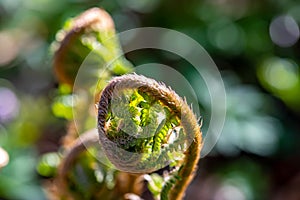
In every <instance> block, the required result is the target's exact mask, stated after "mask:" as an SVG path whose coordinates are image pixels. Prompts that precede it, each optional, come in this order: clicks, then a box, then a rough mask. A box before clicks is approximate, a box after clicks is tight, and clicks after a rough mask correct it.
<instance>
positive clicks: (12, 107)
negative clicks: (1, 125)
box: [0, 87, 19, 122]
mask: <svg viewBox="0 0 300 200" xmlns="http://www.w3.org/2000/svg"><path fill="white" fill-rule="evenodd" d="M0 99H1V100H0V122H7V121H10V120H12V119H13V118H15V117H16V115H17V114H18V111H19V101H18V99H17V97H16V95H15V94H14V92H13V91H11V90H10V89H8V88H5V87H0Z"/></svg>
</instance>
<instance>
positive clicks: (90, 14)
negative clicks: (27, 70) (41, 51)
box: [52, 8, 115, 86]
mask: <svg viewBox="0 0 300 200" xmlns="http://www.w3.org/2000/svg"><path fill="white" fill-rule="evenodd" d="M89 32H98V33H100V34H104V35H106V33H107V32H111V33H114V32H115V27H114V22H113V20H112V18H111V16H110V15H109V14H108V13H107V12H106V11H105V10H103V9H101V8H91V9H89V10H87V11H85V12H83V13H82V14H80V15H79V16H77V17H75V18H73V19H71V20H70V21H69V23H68V25H67V27H65V28H64V29H63V30H61V31H59V32H58V35H59V37H58V35H57V41H56V43H54V45H53V49H52V50H53V51H54V52H55V54H54V63H53V64H54V72H55V74H56V76H57V78H58V80H59V82H62V83H66V84H68V85H70V86H72V85H73V83H74V81H75V77H76V74H77V71H78V68H79V66H80V64H81V61H78V58H77V59H74V58H73V59H71V60H70V55H73V54H74V52H73V54H72V53H70V52H71V51H74V49H76V48H74V45H78V44H77V43H76V40H79V39H80V36H81V35H83V34H87V33H89ZM72 48H74V49H72ZM77 48H78V47H77ZM81 48H83V47H81ZM83 52H84V51H83ZM83 52H81V54H82V55H81V54H78V55H73V56H75V57H76V56H77V57H81V56H83V57H84V55H83V54H84V53H83ZM77 53H78V52H75V54H77ZM83 59H84V58H83ZM78 62H79V63H78Z"/></svg>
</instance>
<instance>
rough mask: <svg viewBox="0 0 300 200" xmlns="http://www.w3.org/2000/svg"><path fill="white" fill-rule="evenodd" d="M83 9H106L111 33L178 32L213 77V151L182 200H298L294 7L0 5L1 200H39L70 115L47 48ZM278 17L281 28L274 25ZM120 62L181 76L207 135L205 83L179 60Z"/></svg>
mask: <svg viewBox="0 0 300 200" xmlns="http://www.w3.org/2000/svg"><path fill="white" fill-rule="evenodd" d="M93 6H98V7H99V6H100V7H103V8H104V9H105V10H107V11H108V12H109V13H110V14H111V15H112V17H113V19H114V21H115V24H116V29H117V31H119V32H121V31H124V30H127V29H131V28H136V27H144V26H157V27H165V28H170V29H175V30H177V31H180V32H183V33H185V34H187V35H188V36H190V37H192V38H193V39H195V40H197V41H198V42H199V43H200V44H201V45H202V46H203V47H204V48H205V49H206V50H207V51H208V53H209V54H210V55H211V56H212V58H213V59H214V61H215V62H216V64H217V66H218V68H219V69H220V71H221V74H222V77H223V80H224V82H225V85H226V92H227V118H226V123H225V126H224V130H223V133H222V136H221V138H220V139H219V142H218V144H217V145H216V148H214V150H213V151H212V152H211V154H210V155H209V156H207V157H205V158H204V159H202V161H201V162H200V168H199V175H198V176H197V177H196V180H195V181H194V184H193V185H192V186H191V188H190V190H189V191H188V194H187V199H198V198H199V197H201V198H202V199H220V198H221V197H222V198H223V199H232V198H230V196H229V197H228V192H230V193H231V194H235V195H236V196H235V197H236V198H237V199H249V200H254V199H280V198H281V197H286V199H288V198H289V197H291V198H290V199H293V198H292V197H293V196H295V197H296V198H297V197H298V198H299V196H300V194H299V191H298V190H297V188H299V186H300V183H299V181H298V182H297V181H296V179H297V178H298V179H299V177H300V171H299V169H300V156H299V155H300V150H299V144H300V132H299V130H300V127H299V120H300V99H299V98H300V94H299V92H300V73H299V51H300V48H299V42H298V39H299V24H300V15H299V13H300V2H297V1H292V0H287V1H281V0H265V1H259V0H255V1H250V0H243V1H239V0H224V1H220V0H211V1H196V0H191V1H188V2H185V1H180V0H173V1H171V0H161V1H159V0H152V1H150V0H144V1H140V0H127V1H122V0H102V1H96V0H63V1H49V0H42V1H38V0H28V1H20V0H13V1H11V0H1V1H0V88H1V89H2V90H0V146H1V147H2V148H3V149H4V150H5V151H7V152H8V155H9V159H10V161H9V163H8V165H7V166H5V167H3V168H1V169H0V198H1V199H22V200H23V199H24V200H26V199H46V198H47V197H46V193H45V192H44V190H43V187H42V186H43V181H44V179H45V177H48V176H52V175H53V174H55V170H54V168H55V166H56V165H57V159H59V155H57V154H53V153H51V152H57V151H59V147H60V142H59V141H60V138H61V137H62V136H63V135H64V134H65V132H66V119H71V118H72V113H71V110H70V107H69V104H70V98H71V97H70V96H71V95H70V92H71V89H70V88H68V87H63V86H62V85H60V86H59V88H58V86H57V81H56V79H55V78H54V76H53V70H52V57H51V54H50V53H49V49H50V45H51V43H52V42H53V41H54V40H55V37H56V33H57V31H58V30H59V29H60V28H61V27H62V26H63V24H64V22H65V21H66V20H67V19H69V18H70V17H73V16H75V15H77V14H78V13H80V12H82V11H84V10H86V9H87V8H90V7H93ZM280 16H284V18H283V19H284V20H283V22H282V21H280V20H279V21H276V19H278V17H280ZM286 16H288V17H286ZM284 22H286V23H284ZM272 23H274V24H275V25H274V27H273V26H271V24H272ZM295 24H296V25H295ZM297 30H298V31H297ZM280 33H285V34H284V35H282V34H281V35H280ZM278 35H279V36H278ZM290 41H292V42H290ZM293 41H294V42H293ZM170 42H173V41H172V40H171V39H170ZM182 48H189V47H186V46H184V44H183V45H182ZM127 57H128V59H129V60H130V61H132V62H133V63H134V64H135V65H139V64H143V63H148V62H149V61H151V62H152V61H155V62H159V63H164V64H166V65H169V66H172V67H173V68H174V69H176V70H178V71H180V72H182V73H183V74H184V75H185V76H186V77H187V78H188V79H189V80H191V83H192V85H193V87H194V88H197V91H196V92H197V96H198V98H199V99H200V102H203V103H201V105H200V107H201V114H202V116H203V117H204V130H205V129H206V128H207V123H206V121H209V116H210V104H209V103H208V104H206V103H205V102H206V101H205V99H207V96H205V94H202V93H201V90H202V88H204V87H205V86H204V85H203V83H202V82H201V80H198V79H199V78H198V77H196V78H195V77H194V76H193V71H192V69H191V67H190V66H189V64H188V63H187V62H185V61H184V60H183V59H181V58H178V57H176V56H174V55H169V54H167V53H165V52H160V51H150V50H145V51H137V52H133V53H129V54H128V55H127ZM4 89H5V90H4ZM7 90H8V91H10V93H8V92H4V91H7ZM45 153H50V154H45ZM43 154H45V156H44V157H43V158H42V162H40V163H39V164H38V158H39V157H40V156H41V155H43ZM37 172H38V173H39V174H40V175H38V173H37ZM41 175H42V176H45V177H42V176H41ZM98 177H99V178H100V176H98ZM108 177H111V176H108ZM149 180H150V179H149ZM108 182H109V181H108ZM101 183H102V182H101V181H100V183H99V185H101ZM205 184H206V185H208V186H207V187H208V188H211V190H207V191H208V192H207V191H204V188H205V186H206V185H205ZM150 185H151V187H150V188H149V189H150V190H151V191H152V192H154V193H155V192H157V188H156V187H160V180H158V179H157V178H156V177H155V175H154V177H153V182H152V184H150ZM289 188H296V189H289ZM91 190H95V188H94V187H92V188H91ZM79 191H80V189H79ZM226 195H227V196H226ZM294 199H295V198H294Z"/></svg>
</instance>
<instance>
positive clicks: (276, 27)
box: [269, 15, 299, 47]
mask: <svg viewBox="0 0 300 200" xmlns="http://www.w3.org/2000/svg"><path fill="white" fill-rule="evenodd" d="M269 31H270V36H271V39H272V41H273V42H274V43H275V44H276V45H278V46H280V47H290V46H292V45H294V44H295V43H296V42H297V41H298V39H299V26H298V24H297V22H296V21H295V20H294V18H292V17H291V16H287V15H286V16H278V17H276V18H275V19H273V21H272V22H271V24H270V28H269Z"/></svg>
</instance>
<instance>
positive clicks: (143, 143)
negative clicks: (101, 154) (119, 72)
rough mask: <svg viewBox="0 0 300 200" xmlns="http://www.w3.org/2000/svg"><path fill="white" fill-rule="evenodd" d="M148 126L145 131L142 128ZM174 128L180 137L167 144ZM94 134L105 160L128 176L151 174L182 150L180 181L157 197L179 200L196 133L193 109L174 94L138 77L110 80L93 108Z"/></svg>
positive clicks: (195, 150) (195, 152) (192, 162)
mask: <svg viewBox="0 0 300 200" xmlns="http://www.w3.org/2000/svg"><path fill="white" fill-rule="evenodd" d="M130 91H131V92H130ZM114 99H117V100H114ZM126 103H127V106H126V105H124V104H126ZM115 107H117V108H116V109H114V108H115ZM119 107H121V109H119ZM159 119H160V120H159ZM128 120H129V121H128ZM148 122H150V123H149V124H148V125H149V126H150V127H147V128H146V129H144V127H145V125H146V124H147V123H148ZM120 126H121V127H120ZM126 126H127V127H126ZM175 127H176V128H179V133H178V135H180V136H178V137H177V138H175V139H173V141H172V144H169V142H170V141H168V139H167V137H168V135H169V134H174V133H173V131H174V128H175ZM98 133H99V139H100V142H101V144H102V145H103V147H104V150H105V152H106V154H107V156H108V158H109V159H110V161H111V162H112V163H113V164H114V165H115V166H116V167H117V168H118V169H120V170H124V171H128V172H135V173H137V172H139V173H151V172H153V171H155V170H156V169H157V168H155V167H158V168H159V167H162V165H161V164H165V162H166V161H169V160H170V159H171V158H172V156H170V153H172V152H174V151H177V152H178V151H181V150H184V151H185V153H184V154H185V157H184V159H183V160H182V161H181V162H179V163H180V166H178V167H179V169H178V171H177V173H176V175H175V176H176V177H179V178H175V179H174V178H173V179H171V180H170V181H169V182H167V183H166V184H165V187H164V188H163V191H162V199H169V198H170V199H182V197H183V195H184V191H185V189H186V187H187V186H188V184H189V183H190V181H191V180H192V178H193V173H194V172H195V169H196V165H197V162H198V159H199V157H200V156H199V154H200V148H201V132H200V126H199V125H198V121H197V119H196V117H195V115H194V114H193V112H192V110H191V109H190V107H189V106H188V105H187V103H186V102H185V101H184V100H183V99H182V98H180V97H179V96H178V95H177V94H176V93H175V92H174V91H173V90H171V89H170V88H168V87H166V86H165V85H163V84H161V83H158V82H156V81H155V80H153V79H149V78H146V77H144V76H140V75H135V74H129V75H123V76H120V77H116V78H114V79H113V80H111V81H110V83H109V84H108V85H107V86H106V88H105V89H104V90H103V91H102V94H101V98H100V101H99V104H98ZM182 135H184V137H182ZM182 139H184V140H185V141H182ZM182 144H184V145H182ZM189 144H190V146H189V147H187V149H181V147H182V146H185V145H189ZM153 163H154V165H153ZM165 194H168V195H165Z"/></svg>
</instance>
